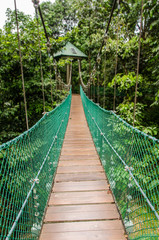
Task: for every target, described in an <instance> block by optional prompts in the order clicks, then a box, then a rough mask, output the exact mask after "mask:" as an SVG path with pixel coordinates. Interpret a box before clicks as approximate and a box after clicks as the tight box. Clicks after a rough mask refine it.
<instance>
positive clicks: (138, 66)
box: [133, 0, 143, 127]
mask: <svg viewBox="0 0 159 240" xmlns="http://www.w3.org/2000/svg"><path fill="white" fill-rule="evenodd" d="M142 20H143V0H142V2H141V19H140V35H139V47H138V57H137V72H136V87H135V99H134V114H133V127H134V126H135V116H136V103H137V90H138V80H139V68H140V52H141V33H142Z"/></svg>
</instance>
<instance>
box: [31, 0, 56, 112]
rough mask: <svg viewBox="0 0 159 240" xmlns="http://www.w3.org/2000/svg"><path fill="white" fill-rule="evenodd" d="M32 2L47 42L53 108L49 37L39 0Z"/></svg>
mask: <svg viewBox="0 0 159 240" xmlns="http://www.w3.org/2000/svg"><path fill="white" fill-rule="evenodd" d="M32 2H33V5H34V8H35V12H36V18H37V25H38V28H39V24H38V13H37V10H38V11H39V15H40V18H41V21H42V25H43V28H44V32H45V37H46V39H47V44H46V45H47V53H48V58H49V72H50V85H51V105H52V108H53V89H52V70H51V60H50V46H51V44H50V39H49V37H48V34H47V31H46V27H45V23H44V19H43V16H42V12H41V9H40V5H39V2H40V0H32ZM38 32H39V30H38ZM39 39H40V37H39ZM40 51H41V50H40ZM44 98H45V96H44V94H43V99H44ZM44 112H45V111H44Z"/></svg>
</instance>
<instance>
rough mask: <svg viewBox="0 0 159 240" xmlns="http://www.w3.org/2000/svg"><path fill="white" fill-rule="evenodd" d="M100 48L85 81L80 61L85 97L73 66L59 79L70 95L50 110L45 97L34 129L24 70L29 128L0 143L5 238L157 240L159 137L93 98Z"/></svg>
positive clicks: (1, 232)
mask: <svg viewBox="0 0 159 240" xmlns="http://www.w3.org/2000/svg"><path fill="white" fill-rule="evenodd" d="M15 2H16V1H15ZM38 3H39V1H34V4H37V6H36V13H37V9H39V13H40V16H41V18H42V13H41V10H40V7H39V5H38ZM115 4H116V1H114V4H113V7H112V11H111V14H110V19H109V22H108V26H107V29H106V33H105V36H104V37H106V35H107V32H108V29H109V25H110V21H111V18H112V15H113V10H114V6H115ZM15 6H16V4H15ZM15 9H16V7H15ZM42 22H43V25H44V21H42ZM44 30H45V35H46V38H47V44H48V43H49V38H48V35H47V32H46V28H45V25H44ZM17 32H18V22H17ZM102 44H103V43H102ZM68 45H69V46H71V49H72V48H73V46H72V45H71V44H70V43H69V44H68ZM48 48H49V44H48ZM139 48H140V44H139ZM101 49H102V47H101V48H100V50H99V54H98V56H97V62H96V65H95V67H94V70H93V73H92V74H91V76H90V79H89V81H88V83H87V84H84V82H83V80H82V74H81V62H80V59H79V75H80V83H81V86H80V95H74V94H72V91H71V73H72V63H71V64H70V66H68V71H67V84H66V83H64V81H63V80H62V79H61V77H60V76H58V77H57V76H56V77H57V80H58V81H59V83H60V84H61V85H63V86H64V87H65V88H66V89H67V90H68V95H67V97H66V99H65V100H64V101H63V102H62V103H61V104H60V105H59V106H57V107H56V108H55V109H54V110H52V111H50V112H45V102H44V112H45V114H44V116H43V117H42V118H41V119H40V120H39V121H38V122H37V123H36V124H35V125H34V126H33V127H32V128H30V129H29V127H28V120H27V105H26V97H25V86H24V85H25V83H24V76H23V71H22V83H23V94H24V105H25V110H26V111H25V113H26V123H27V131H26V132H24V133H23V134H21V135H20V136H18V137H17V138H15V139H13V140H11V141H9V142H7V143H4V144H3V145H1V146H0V158H1V216H0V220H1V225H0V238H1V239H5V240H9V239H31V240H33V239H40V240H51V239H56V240H71V239H77V240H78V239H79V240H87V239H92V240H95V239H99V240H126V239H134V240H137V239H143V240H145V239H147V240H149V239H152V240H157V239H159V225H158V223H159V221H158V220H159V189H158V176H159V171H158V170H159V166H158V160H159V140H157V139H156V138H153V137H151V136H149V135H147V134H145V133H143V132H141V131H139V130H138V129H136V128H135V127H133V126H131V125H129V124H128V123H127V122H125V121H124V120H123V119H121V118H120V117H119V116H118V115H116V114H115V112H114V111H107V110H105V109H104V108H102V107H100V106H99V104H96V103H94V102H93V101H92V100H91V99H89V97H88V96H87V95H91V93H90V94H89V91H90V92H91V84H92V83H93V81H94V80H93V78H94V75H95V74H96V69H97V68H98V65H99V64H100V61H101V59H100V54H101ZM19 50H20V39H19ZM76 51H77V52H78V49H75V50H73V51H72V54H73V55H71V57H74V58H77V59H78V57H76ZM19 52H20V51H19ZM48 52H49V49H48ZM40 54H41V53H40ZM60 54H64V53H61V52H60V53H58V54H57V55H58V56H59V55H60ZM80 54H82V56H83V57H86V55H83V53H80ZM139 55H140V51H139V53H138V57H139ZM80 57H81V55H80ZM20 59H21V61H20V64H21V70H23V65H22V58H21V54H20ZM138 60H139V58H138ZM41 64H42V62H41ZM138 70H139V66H138ZM41 71H42V68H41ZM41 75H42V72H41ZM55 75H57V66H56V64H55ZM137 77H138V72H137ZM42 84H43V81H42ZM42 90H43V89H42ZM136 91H137V88H136ZM51 93H52V92H51ZM86 93H88V94H86ZM92 95H93V93H92ZM98 97H99V95H98ZM114 99H115V98H114ZM43 101H45V97H44V91H43ZM98 102H99V101H98ZM114 107H115V101H114ZM134 119H135V114H134Z"/></svg>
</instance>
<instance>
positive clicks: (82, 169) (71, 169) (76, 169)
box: [57, 165, 104, 173]
mask: <svg viewBox="0 0 159 240" xmlns="http://www.w3.org/2000/svg"><path fill="white" fill-rule="evenodd" d="M89 172H91V173H93V172H104V170H103V167H102V166H101V165H97V166H65V167H60V166H59V167H58V168H57V173H89Z"/></svg>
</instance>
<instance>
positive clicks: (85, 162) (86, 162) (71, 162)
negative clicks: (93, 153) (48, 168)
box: [58, 160, 101, 166]
mask: <svg viewBox="0 0 159 240" xmlns="http://www.w3.org/2000/svg"><path fill="white" fill-rule="evenodd" d="M90 165H91V166H95V165H101V163H100V162H99V160H81V161H79V160H68V161H67V160H64V161H62V160H60V161H59V164H58V166H90Z"/></svg>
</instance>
